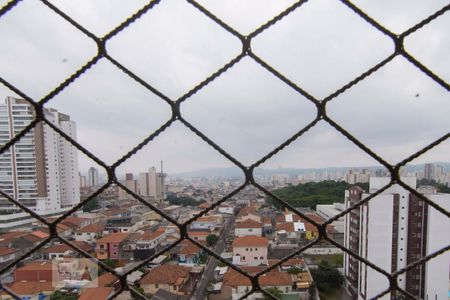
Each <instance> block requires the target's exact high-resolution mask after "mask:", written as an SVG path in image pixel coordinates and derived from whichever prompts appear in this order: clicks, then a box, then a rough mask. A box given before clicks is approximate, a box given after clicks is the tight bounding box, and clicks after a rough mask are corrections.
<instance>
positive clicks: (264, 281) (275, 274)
mask: <svg viewBox="0 0 450 300" xmlns="http://www.w3.org/2000/svg"><path fill="white" fill-rule="evenodd" d="M243 269H244V270H245V271H247V272H249V273H256V272H259V271H262V270H263V269H264V268H255V267H250V268H249V267H243ZM293 283H294V281H293V279H292V276H291V275H290V274H289V273H287V272H279V271H278V270H273V271H270V272H268V273H265V274H263V275H262V276H260V277H259V284H260V285H261V287H262V288H263V289H266V288H273V287H276V288H277V289H278V290H280V291H281V293H282V294H290V293H293V292H295V290H294V287H293ZM251 289H252V283H251V281H250V279H249V278H248V277H246V276H244V275H242V274H241V273H239V272H237V271H235V270H234V269H232V268H229V269H228V271H227V272H226V273H225V275H224V278H223V284H222V295H223V296H224V297H223V298H224V299H239V298H240V297H242V296H244V295H245V294H246V293H248V292H249V291H250V290H251ZM246 299H248V300H257V299H264V296H263V294H262V293H253V294H251V295H250V296H248V297H247V298H246ZM297 299H298V298H297Z"/></svg>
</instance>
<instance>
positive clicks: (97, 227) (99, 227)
mask: <svg viewBox="0 0 450 300" xmlns="http://www.w3.org/2000/svg"><path fill="white" fill-rule="evenodd" d="M104 229H105V225H104V224H101V223H94V224H89V225H86V226H84V227H82V228H80V229H77V230H76V232H77V233H84V232H95V233H102V232H103V230H104Z"/></svg>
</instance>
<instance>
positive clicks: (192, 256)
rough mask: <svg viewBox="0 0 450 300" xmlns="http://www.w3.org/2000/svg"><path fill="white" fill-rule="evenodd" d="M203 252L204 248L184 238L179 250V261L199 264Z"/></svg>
mask: <svg viewBox="0 0 450 300" xmlns="http://www.w3.org/2000/svg"><path fill="white" fill-rule="evenodd" d="M202 253H203V250H202V248H200V247H198V246H197V245H195V244H194V243H192V242H191V241H189V240H184V241H182V242H181V247H180V250H179V251H178V262H179V263H181V264H198V263H199V260H200V256H201V254H202Z"/></svg>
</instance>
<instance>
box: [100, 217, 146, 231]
mask: <svg viewBox="0 0 450 300" xmlns="http://www.w3.org/2000/svg"><path fill="white" fill-rule="evenodd" d="M141 226H142V221H141V220H140V219H139V218H138V217H136V216H130V215H127V216H111V217H108V220H107V221H106V225H105V232H108V233H116V232H124V233H127V232H135V231H136V230H138V229H139V228H140V227H141Z"/></svg>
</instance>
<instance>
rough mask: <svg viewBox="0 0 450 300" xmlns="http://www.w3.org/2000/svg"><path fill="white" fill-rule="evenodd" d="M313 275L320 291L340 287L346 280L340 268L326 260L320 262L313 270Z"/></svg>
mask: <svg viewBox="0 0 450 300" xmlns="http://www.w3.org/2000/svg"><path fill="white" fill-rule="evenodd" d="M311 275H312V277H313V279H314V282H315V284H316V286H317V288H318V289H319V291H321V292H325V293H326V292H329V291H331V290H333V289H336V288H339V287H340V286H341V285H342V283H343V282H344V277H343V276H342V274H341V273H340V272H339V270H338V269H337V268H336V267H334V266H332V265H330V264H329V263H328V262H327V261H325V260H323V261H321V262H320V264H319V266H318V268H317V269H313V270H311Z"/></svg>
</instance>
